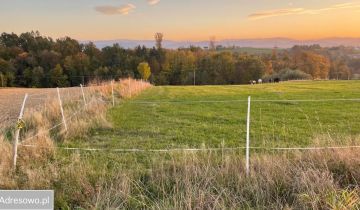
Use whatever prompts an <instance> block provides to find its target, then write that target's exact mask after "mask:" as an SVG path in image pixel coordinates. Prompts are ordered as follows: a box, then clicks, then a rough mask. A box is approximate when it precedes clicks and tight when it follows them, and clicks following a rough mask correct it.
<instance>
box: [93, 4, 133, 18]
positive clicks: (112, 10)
mask: <svg viewBox="0 0 360 210" xmlns="http://www.w3.org/2000/svg"><path fill="white" fill-rule="evenodd" d="M135 8H136V7H135V5H133V4H125V5H121V6H118V7H116V6H98V7H95V10H96V11H97V12H100V13H102V14H105V15H128V14H129V13H130V12H132V11H133V10H134V9H135Z"/></svg>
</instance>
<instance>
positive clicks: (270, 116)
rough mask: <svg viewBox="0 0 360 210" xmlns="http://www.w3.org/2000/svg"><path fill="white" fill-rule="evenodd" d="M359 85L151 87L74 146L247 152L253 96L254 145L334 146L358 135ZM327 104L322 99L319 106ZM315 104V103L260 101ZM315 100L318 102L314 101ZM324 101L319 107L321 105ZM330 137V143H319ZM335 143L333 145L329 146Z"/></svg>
mask: <svg viewBox="0 0 360 210" xmlns="http://www.w3.org/2000/svg"><path fill="white" fill-rule="evenodd" d="M359 90H360V82H358V81H351V82H349V81H342V82H334V81H326V82H323V81H319V82H286V83H281V84H263V85H255V86H198V87H191V86H189V87H154V88H152V89H150V90H147V91H146V92H144V93H143V94H141V95H140V96H138V97H136V98H135V99H133V100H126V101H123V103H121V105H119V106H117V107H116V108H114V109H111V110H110V111H109V113H108V117H109V119H110V121H111V122H112V123H113V126H114V127H113V128H112V129H99V130H95V131H94V133H93V136H92V137H91V139H90V140H86V141H75V142H76V143H74V142H73V143H71V144H70V145H69V146H81V147H96V148H119V149H169V148H200V147H203V146H205V147H211V148H214V147H217V148H218V147H221V146H224V147H242V146H244V145H245V137H246V132H245V131H246V111H247V101H246V100H247V97H248V96H251V97H252V100H254V101H253V102H252V106H251V108H252V111H251V146H262V147H293V146H307V145H313V144H319V143H320V144H323V145H325V144H326V145H334V144H339V143H341V142H337V141H338V139H342V138H348V137H350V138H351V137H352V136H356V135H359V134H360V130H359V129H358V128H359V127H360V112H359V107H360V101H359V100H357V101H346V100H344V101H336V100H335V101H332V99H359V98H360V91H359ZM322 99H324V100H325V101H321V100H322ZM257 100H310V101H295V102H293V101H275V102H269V101H257ZM311 100H315V101H311ZM317 100H319V101H317ZM322 139H326V140H327V141H325V142H324V141H322V142H314V141H315V140H322ZM332 140H334V141H333V142H329V141H332Z"/></svg>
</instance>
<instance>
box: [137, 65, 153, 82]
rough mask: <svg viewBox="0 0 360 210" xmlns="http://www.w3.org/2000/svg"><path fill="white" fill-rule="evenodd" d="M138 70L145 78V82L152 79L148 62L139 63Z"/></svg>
mask: <svg viewBox="0 0 360 210" xmlns="http://www.w3.org/2000/svg"><path fill="white" fill-rule="evenodd" d="M137 70H138V72H139V73H140V75H141V78H143V79H144V80H148V79H149V78H150V76H151V70H150V66H149V64H148V63H147V62H142V63H139V65H138V67H137Z"/></svg>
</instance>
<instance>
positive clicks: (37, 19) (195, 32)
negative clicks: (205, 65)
mask: <svg viewBox="0 0 360 210" xmlns="http://www.w3.org/2000/svg"><path fill="white" fill-rule="evenodd" d="M0 2H1V7H0V32H15V33H21V32H26V31H31V30H39V31H40V32H41V33H42V34H43V35H47V36H51V37H53V38H59V37H64V36H70V37H73V38H76V39H78V40H111V39H153V35H154V33H155V32H162V33H164V35H165V39H169V40H207V39H208V38H209V37H210V36H216V38H217V39H235V38H236V39H241V38H270V37H288V38H295V39H313V38H325V37H360V1H346V0H321V1H314V0H297V1H295V0H294V1H284V0H0Z"/></svg>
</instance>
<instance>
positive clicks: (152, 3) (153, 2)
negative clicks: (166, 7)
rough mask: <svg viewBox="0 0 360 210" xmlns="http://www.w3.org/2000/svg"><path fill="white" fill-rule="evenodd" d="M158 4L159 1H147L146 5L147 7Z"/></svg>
mask: <svg viewBox="0 0 360 210" xmlns="http://www.w3.org/2000/svg"><path fill="white" fill-rule="evenodd" d="M159 2H160V0H147V3H148V4H149V5H156V4H158V3H159Z"/></svg>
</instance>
